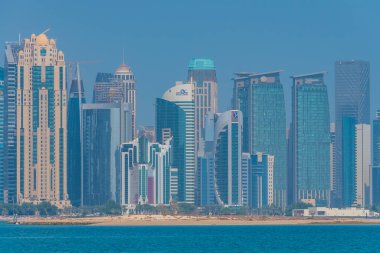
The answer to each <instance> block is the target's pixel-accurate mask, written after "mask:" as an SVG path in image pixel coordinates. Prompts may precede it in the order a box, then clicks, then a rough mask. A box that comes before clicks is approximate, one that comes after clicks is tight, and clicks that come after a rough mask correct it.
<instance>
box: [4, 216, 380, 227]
mask: <svg viewBox="0 0 380 253" xmlns="http://www.w3.org/2000/svg"><path fill="white" fill-rule="evenodd" d="M0 219H1V220H3V221H6V222H9V223H12V218H11V217H2V218H0ZM18 222H19V224H24V225H92V226H94V225H95V226H209V225H215V226H218V225H223V226H228V225H242V226H252V225H311V224H331V225H333V224H346V225H349V224H380V219H365V218H304V217H284V216H185V215H130V216H105V217H84V218H79V217H46V218H44V217H34V216H33V217H19V218H18Z"/></svg>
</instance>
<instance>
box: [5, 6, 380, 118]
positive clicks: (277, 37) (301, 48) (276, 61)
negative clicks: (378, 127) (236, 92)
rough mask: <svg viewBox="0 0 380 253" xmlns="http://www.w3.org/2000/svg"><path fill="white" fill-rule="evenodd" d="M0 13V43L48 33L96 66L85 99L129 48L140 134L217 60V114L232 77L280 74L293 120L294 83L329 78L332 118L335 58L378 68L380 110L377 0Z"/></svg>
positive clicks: (374, 73)
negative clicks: (193, 65)
mask: <svg viewBox="0 0 380 253" xmlns="http://www.w3.org/2000/svg"><path fill="white" fill-rule="evenodd" d="M98 2H99V3H98ZM100 2H101V3H100ZM0 7H1V12H0V27H1V29H0V42H1V43H3V42H4V41H11V40H17V38H18V33H19V32H20V33H21V35H22V37H29V36H30V34H31V33H36V34H38V33H40V32H42V31H44V30H45V29H46V28H51V31H50V32H48V36H49V37H53V38H56V39H57V43H58V47H59V48H60V49H62V50H63V51H64V53H65V57H66V60H68V61H70V60H80V61H97V64H92V65H82V66H81V69H82V77H83V79H84V82H85V89H86V94H87V97H88V98H90V97H91V96H92V87H93V84H94V80H95V76H96V73H97V72H99V71H103V72H113V71H114V69H115V68H116V67H117V66H118V65H119V64H120V63H121V61H122V49H123V48H125V57H126V63H127V64H128V65H130V66H131V67H132V69H133V70H134V72H135V75H136V79H137V106H138V107H137V110H138V112H137V113H138V115H137V117H138V118H137V121H138V122H137V123H138V125H153V124H154V99H155V98H156V97H160V96H161V95H162V93H163V92H164V91H165V90H166V89H168V88H169V87H170V86H172V85H174V83H175V81H176V80H185V79H186V76H187V64H188V62H189V60H190V59H191V58H192V57H209V58H212V59H214V60H215V62H216V66H217V75H218V80H219V109H220V111H223V110H226V109H228V107H229V105H230V99H231V94H232V86H233V82H232V81H231V78H232V77H233V73H234V72H238V71H254V72H261V71H271V70H279V69H282V70H285V72H283V73H282V82H283V84H284V86H285V92H286V99H287V100H286V103H287V113H288V115H287V118H288V119H289V118H290V85H291V82H290V79H289V76H290V75H293V74H303V73H309V72H316V71H322V70H326V71H328V75H327V78H326V82H327V85H328V87H329V97H330V108H331V111H332V115H333V109H334V93H333V92H334V61H335V60H338V59H343V60H346V59H348V60H351V59H361V60H369V61H370V62H371V89H372V98H371V99H372V102H371V106H372V108H371V110H372V115H373V114H374V111H375V110H376V109H377V108H380V99H379V98H378V97H379V94H380V88H379V85H378V84H379V82H380V71H379V68H380V51H379V50H380V29H379V25H380V15H379V9H380V1H377V0H373V1H369V0H367V1H360V0H356V1H354V0H319V1H316V0H288V1H286V0H278V1H270V0H260V1H257V0H251V1H248V0H247V1H238V0H234V1H232V0H230V1H224V0H218V1H216V0H214V1H206V0H203V1H202V0H193V1H175V0H172V1H166V0H160V1H154V0H152V1H144V0H139V1H113V0H108V1H90V0H88V1H79V0H77V1H72V0H65V1H58V0H50V1H47V0H39V1H27V0H25V1H17V0H12V1H11V0H4V1H2V2H1V4H0ZM3 59H4V53H3V52H2V53H1V54H0V60H1V62H3ZM375 100H376V101H375Z"/></svg>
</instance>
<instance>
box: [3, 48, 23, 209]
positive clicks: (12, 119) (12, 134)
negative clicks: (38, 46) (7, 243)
mask: <svg viewBox="0 0 380 253" xmlns="http://www.w3.org/2000/svg"><path fill="white" fill-rule="evenodd" d="M20 47H21V46H20V43H19V42H10V43H6V45H5V64H4V85H5V87H4V96H5V97H4V104H5V108H4V202H5V203H16V202H17V162H16V161H17V155H16V154H17V145H16V143H17V129H16V126H17V104H16V98H17V61H18V52H19V50H20Z"/></svg>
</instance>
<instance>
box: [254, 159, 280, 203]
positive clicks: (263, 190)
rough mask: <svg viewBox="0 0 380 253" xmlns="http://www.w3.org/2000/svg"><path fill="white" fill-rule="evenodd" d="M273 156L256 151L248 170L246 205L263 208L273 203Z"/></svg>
mask: <svg viewBox="0 0 380 253" xmlns="http://www.w3.org/2000/svg"><path fill="white" fill-rule="evenodd" d="M274 162H275V161H274V156H271V155H267V154H263V153H256V154H255V155H252V156H251V166H250V168H249V170H248V178H249V180H248V206H249V208H254V209H256V208H265V207H269V206H272V205H273V189H274V187H273V170H274Z"/></svg>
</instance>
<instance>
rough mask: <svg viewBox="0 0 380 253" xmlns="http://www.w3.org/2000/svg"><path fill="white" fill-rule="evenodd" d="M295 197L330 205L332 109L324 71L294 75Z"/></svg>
mask: <svg viewBox="0 0 380 253" xmlns="http://www.w3.org/2000/svg"><path fill="white" fill-rule="evenodd" d="M291 78H292V79H293V86H292V124H291V130H290V138H289V141H290V142H292V145H290V146H291V147H292V148H293V150H292V152H291V153H292V156H291V158H290V159H292V160H293V161H292V162H291V163H290V164H291V167H290V168H288V169H289V170H290V171H292V173H290V174H289V175H292V176H293V178H289V180H291V181H292V182H293V185H292V186H293V191H292V192H293V194H294V196H292V197H293V201H294V202H298V201H307V202H309V203H310V202H312V203H314V204H317V205H324V206H326V205H328V202H329V199H330V112H329V102H328V96H327V86H326V85H325V83H324V73H323V72H322V73H313V74H307V75H298V76H292V77H291Z"/></svg>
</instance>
